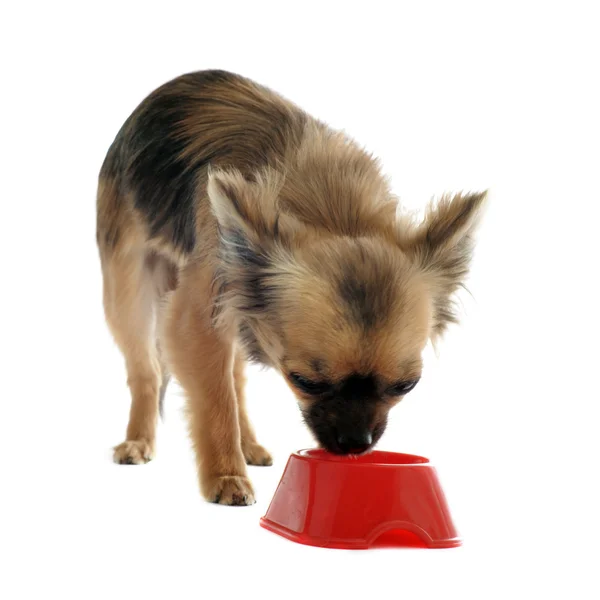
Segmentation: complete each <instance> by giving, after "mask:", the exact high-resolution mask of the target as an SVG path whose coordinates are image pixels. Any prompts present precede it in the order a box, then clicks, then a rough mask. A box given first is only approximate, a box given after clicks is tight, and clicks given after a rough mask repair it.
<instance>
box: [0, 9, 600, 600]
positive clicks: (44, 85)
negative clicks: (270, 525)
mask: <svg viewBox="0 0 600 600" xmlns="http://www.w3.org/2000/svg"><path fill="white" fill-rule="evenodd" d="M593 4H594V3H592V2H590V3H588V4H584V3H580V2H564V3H556V2H543V3H541V2H540V3H539V4H538V3H532V2H515V3H513V2H507V1H503V2H496V3H489V2H473V3H469V4H467V3H462V2H461V3H458V4H457V3H454V2H445V3H439V4H437V5H434V4H431V3H429V2H419V3H417V2H414V3H406V4H405V3H399V2H398V3H395V2H394V3H393V2H389V3H379V2H374V1H369V2H362V3H360V4H358V3H356V4H354V3H350V2H345V3H340V4H338V5H335V4H334V3H332V2H324V1H323V2H319V3H316V4H311V3H310V2H306V1H304V2H294V3H292V2H279V3H273V4H272V5H267V4H265V3H261V2H256V1H252V2H246V3H243V4H242V3H239V4H236V3H235V2H223V3H220V2H217V1H215V2H213V3H204V2H200V1H196V2H193V3H189V4H183V3H179V2H175V1H171V2H163V3H159V5H158V6H154V5H152V3H150V2H144V3H133V2H118V3H113V2H101V3H100V2H96V3H92V2H78V3H73V4H72V5H69V4H67V3H64V2H62V3H60V2H59V3H57V2H43V3H42V2H39V3H32V2H30V3H19V4H18V8H17V4H16V3H15V4H14V5H13V4H9V3H8V2H7V3H5V4H3V5H2V6H3V8H2V15H1V17H0V23H1V25H0V27H1V28H2V32H1V35H0V40H1V41H0V43H1V44H2V48H1V54H0V56H1V60H2V79H1V82H2V84H1V87H2V91H1V92H0V102H1V111H0V118H1V120H2V121H1V139H2V144H1V148H0V152H2V161H1V163H0V165H1V183H2V186H1V195H0V203H1V204H0V207H1V211H0V227H1V235H0V245H1V253H0V261H1V263H0V273H1V280H0V281H1V284H0V285H1V286H2V288H1V291H2V294H1V302H2V312H1V315H0V319H1V323H0V325H1V328H0V336H1V344H0V352H1V353H2V360H1V363H0V364H1V365H2V391H1V395H0V402H1V410H0V447H1V453H0V466H1V469H0V488H1V494H0V554H2V556H1V560H0V597H1V598H3V599H6V600H13V599H15V600H16V599H21V598H50V597H54V596H56V597H61V598H65V599H71V598H77V599H81V598H85V599H95V598H102V599H108V598H110V599H111V600H112V599H114V600H118V599H121V598H129V597H138V598H149V599H150V598H177V599H179V598H182V599H185V598H296V597H297V598H304V599H306V598H318V599H321V598H329V597H332V598H355V597H356V598H376V597H381V598H392V597H396V598H410V599H411V600H414V599H419V598H442V597H443V598H454V597H460V598H468V599H471V598H473V599H482V598H485V599H494V598H509V597H510V598H518V599H520V598H527V599H529V598H544V599H545V598H550V597H557V598H577V599H587V598H590V599H591V598H596V599H597V598H598V597H600V585H599V582H598V578H599V577H600V576H599V575H598V570H597V567H598V557H599V551H598V539H599V537H600V527H599V517H598V509H599V506H600V502H599V500H600V498H599V493H598V488H599V486H598V484H597V479H598V475H599V472H600V470H599V468H598V459H599V457H600V456H599V443H598V423H599V421H598V408H597V405H598V401H599V400H600V394H599V391H598V370H599V365H598V358H599V353H598V341H597V340H598V333H599V327H598V316H599V309H600V302H599V294H598V259H599V258H600V252H599V250H598V248H599V243H598V231H599V228H598V218H599V215H600V211H599V209H598V206H599V200H600V199H599V192H598V181H597V179H598V167H599V165H600V156H599V150H598V148H599V140H600V137H599V134H600V127H599V117H598V114H599V107H600V95H599V93H598V89H597V86H598V72H599V69H598V66H599V65H598V57H600V45H599V43H598V25H599V23H598V18H597V17H596V16H595V15H594V12H593ZM210 67H213V68H224V69H229V70H234V71H237V72H240V73H242V74H244V75H247V76H249V77H252V78H254V79H256V80H258V81H259V82H262V83H264V84H267V85H269V86H270V87H272V88H274V89H276V90H278V91H279V92H281V93H283V94H284V95H286V96H288V97H290V98H291V99H293V100H294V101H295V102H297V103H298V104H299V105H300V106H302V107H303V108H305V109H306V110H308V111H309V112H311V113H312V114H314V115H315V116H317V117H319V118H322V119H323V120H325V121H328V122H329V123H330V124H331V125H333V126H335V127H340V128H344V129H346V130H347V132H348V133H349V134H351V135H353V136H354V137H356V138H357V139H358V140H359V141H360V142H361V143H363V144H364V145H366V146H367V147H368V148H369V149H370V150H372V151H373V152H375V153H376V154H377V155H379V156H380V157H381V158H382V160H383V163H384V165H385V170H386V172H387V173H389V174H390V175H391V176H392V180H393V185H394V190H395V191H396V192H397V193H398V194H399V195H400V196H401V197H402V198H403V200H404V202H405V203H406V204H407V205H408V206H410V207H413V208H414V207H422V206H423V205H424V204H425V202H426V201H427V200H428V199H429V197H430V196H432V195H434V194H439V193H441V192H443V191H445V190H459V189H463V188H467V189H468V188H482V187H490V188H491V190H492V194H491V202H490V206H489V210H488V213H487V215H486V218H485V221H484V223H483V227H482V229H481V233H480V236H479V238H480V239H479V245H478V248H477V253H476V258H475V262H474V265H473V273H472V278H471V281H470V283H469V288H470V290H471V292H472V294H473V298H472V297H470V296H468V295H465V296H464V298H463V306H464V310H463V313H464V317H463V325H462V326H461V327H459V328H453V329H452V330H451V331H450V333H449V335H448V336H447V338H446V340H445V342H444V343H443V344H442V346H441V348H440V352H439V357H438V358H436V357H435V356H434V355H433V353H432V352H428V356H427V360H426V371H425V376H424V378H423V380H422V383H421V384H420V385H419V386H418V388H417V389H416V390H415V392H414V393H412V394H411V395H410V396H409V397H408V398H407V399H406V400H405V401H404V402H403V403H402V405H401V406H400V407H398V408H396V409H395V410H394V411H393V413H392V419H391V425H390V427H389V430H388V432H387V433H386V435H385V437H384V439H383V441H382V443H381V445H380V447H382V448H386V449H391V450H396V451H405V452H412V453H419V454H424V455H426V456H428V457H430V458H431V459H432V461H433V462H434V463H435V464H436V466H437V467H438V471H439V473H440V475H441V477H442V481H443V483H444V487H445V490H446V494H447V496H448V500H449V502H450V506H451V509H452V512H453V515H454V518H455V520H456V523H457V525H458V527H459V529H460V531H461V533H462V534H463V536H464V539H465V544H464V546H463V547H462V548H460V549H457V550H437V551H430V550H419V549H378V550H368V551H357V552H349V551H335V550H321V549H315V548H310V547H303V546H297V545H295V544H293V543H292V542H289V541H287V540H284V539H282V538H279V537H278V536H276V535H273V534H272V533H270V532H267V531H265V530H263V529H261V528H260V527H259V525H258V520H259V517H260V516H261V515H262V514H264V512H265V510H266V508H267V505H268V502H269V500H270V498H271V496H272V493H273V491H274V489H275V487H276V485H277V482H278V480H279V477H280V475H281V472H282V470H283V467H284V465H285V461H286V459H287V456H288V455H289V454H290V452H292V451H294V450H296V449H298V448H301V447H304V446H310V445H311V439H310V437H309V435H308V433H307V432H306V431H305V430H304V428H303V426H302V425H301V423H300V418H299V413H298V410H297V408H296V407H295V404H294V401H293V398H292V396H291V393H290V392H289V391H288V390H287V389H286V388H285V387H284V385H283V383H282V381H281V380H280V379H279V378H278V377H277V376H276V375H275V374H272V373H269V372H259V371H256V372H254V371H252V372H251V374H250V382H249V398H250V400H249V402H250V410H251V414H252V416H253V420H254V422H255V424H256V428H257V430H258V432H259V438H260V440H261V441H262V443H264V444H265V445H266V446H267V447H268V448H269V449H270V450H271V451H272V452H273V453H274V456H275V465H274V466H273V467H272V468H270V469H260V468H251V469H250V471H251V476H252V479H253V481H254V483H255V486H256V490H257V496H258V503H257V504H256V505H255V506H253V507H250V508H227V507H221V506H214V505H209V504H206V503H204V502H203V501H202V500H201V498H200V495H199V493H198V491H197V487H196V479H195V473H194V463H193V457H192V454H191V449H190V445H189V442H188V439H187V437H186V434H185V425H184V421H183V418H182V411H181V409H182V406H183V400H182V396H181V392H180V391H179V390H178V389H177V388H176V387H175V386H173V387H172V388H171V390H170V392H169V395H168V398H167V419H166V422H165V423H164V424H162V425H161V426H160V429H159V439H158V455H157V458H156V460H155V461H154V462H152V463H150V464H149V465H147V466H144V467H119V466H116V465H114V464H112V462H111V453H110V448H111V446H112V445H113V444H116V443H118V442H120V441H122V438H123V434H124V430H125V425H126V419H127V414H128V408H129V398H128V392H127V388H126V386H125V374H124V369H123V365H122V359H121V356H120V354H119V353H118V351H117V349H116V348H115V347H114V344H113V342H112V340H111V338H110V337H109V334H108V332H107V330H106V327H105V325H104V321H103V314H102V307H101V279H100V271H99V264H98V260H97V255H96V248H95V239H94V238H95V231H94V228H95V222H94V221H95V184H96V176H97V172H98V170H99V167H100V164H101V162H102V159H103V157H104V154H105V153H106V150H107V149H108V146H109V145H110V143H111V141H112V139H113V137H114V135H115V134H116V132H117V130H118V129H119V127H120V126H121V124H122V122H123V121H124V120H125V118H126V117H127V116H128V115H129V114H130V112H131V111H132V110H133V109H134V108H135V106H136V105H137V104H138V103H139V102H140V101H141V100H142V99H143V98H144V96H145V95H146V94H147V93H149V92H150V91H151V90H152V89H153V88H155V87H157V86H158V85H160V84H162V83H163V82H165V81H167V80H168V79H170V78H172V77H174V76H176V75H178V74H181V73H184V72H187V71H191V70H198V69H203V68H210Z"/></svg>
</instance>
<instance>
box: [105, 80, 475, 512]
mask: <svg viewBox="0 0 600 600" xmlns="http://www.w3.org/2000/svg"><path fill="white" fill-rule="evenodd" d="M484 197H485V193H473V194H458V195H455V196H453V197H451V196H446V197H443V198H442V199H441V200H440V201H439V202H438V203H437V204H435V205H432V206H431V207H430V208H429V210H428V212H427V214H426V216H425V218H424V220H423V221H422V222H421V223H418V224H416V223H413V222H411V221H410V220H408V219H407V218H404V217H401V216H399V215H398V210H397V209H398V202H397V200H396V198H394V196H393V195H392V193H391V191H390V188H389V186H388V182H387V180H386V178H385V177H384V176H383V175H382V173H381V171H380V167H379V164H378V162H377V161H376V160H374V159H373V158H372V156H370V155H369V154H367V153H366V152H365V151H364V150H362V149H361V148H360V147H359V146H357V145H356V143H355V142H354V141H352V140H351V139H349V138H348V137H347V136H346V135H344V134H343V133H340V132H337V131H333V130H331V129H330V128H328V127H327V126H326V125H325V124H323V123H321V122H320V121H318V120H316V119H314V118H312V117H311V116H309V115H307V114H306V113H305V112H303V111H302V110H301V109H299V108H298V107H296V106H295V105H294V104H292V103H290V102H289V101H287V100H285V99H284V98H282V97H281V96H279V95H277V94H276V93H274V92H272V91H270V90H269V89H267V88H265V87H262V86H261V85H258V84H256V83H254V82H252V81H250V80H248V79H245V78H243V77H241V76H238V75H235V74H232V73H228V72H224V71H214V70H211V71H201V72H198V73H191V74H188V75H184V76H182V77H178V78H176V79H174V80H173V81H171V82H169V83H167V84H165V85H163V86H162V87H160V88H158V89H157V90H156V91H154V92H153V93H152V94H150V96H148V97H147V98H146V99H145V100H144V101H143V102H142V103H141V104H140V105H139V106H138V107H137V108H136V109H135V111H134V112H133V114H132V115H131V116H130V117H129V118H128V119H127V121H126V122H125V124H124V125H123V127H122V128H121V130H120V131H119V133H118V134H117V137H116V138H115V140H114V142H113V144H112V146H111V147H110V149H109V151H108V154H107V156H106V159H105V161H104V164H103V165H102V169H101V171H100V176H99V186H98V200H97V243H98V247H99V252H100V259H101V265H102V274H103V281H104V308H105V313H106V319H107V322H108V325H109V327H110V330H111V332H112V334H113V336H114V338H115V340H116V342H117V345H118V346H119V348H120V349H121V351H122V353H123V355H124V358H125V362H126V367H127V374H128V385H129V388H130V391H131V412H130V417H129V425H128V427H127V436H126V440H125V441H124V442H123V443H122V444H120V445H118V446H116V448H115V449H114V459H115V461H116V462H118V463H121V464H142V463H145V462H147V461H149V460H150V459H151V458H152V457H153V456H154V451H155V430H156V424H157V417H158V414H159V410H161V409H162V400H163V398H164V395H165V390H166V387H167V384H168V381H169V377H170V375H171V374H172V375H173V376H174V377H176V378H177V380H178V381H179V382H180V384H181V385H182V387H183V389H184V390H185V394H186V398H187V407H188V415H189V430H190V436H191V439H192V442H193V445H194V449H195V453H196V457H197V464H198V476H199V481H200V488H201V490H202V493H203V495H204V496H205V498H206V499H208V500H210V501H212V502H219V503H221V504H229V505H247V504H252V503H253V502H254V492H253V489H252V485H251V483H250V480H249V479H248V475H247V471H246V465H247V464H250V465H270V464H271V463H272V459H271V456H270V455H269V453H268V452H267V451H266V450H265V449H264V448H263V447H262V446H261V445H260V444H259V443H258V442H257V440H256V437H255V434H254V431H253V429H252V425H251V423H250V421H249V419H248V415H247V413H246V405H245V396H244V365H245V363H246V361H248V360H250V361H256V362H258V363H261V364H263V365H267V366H270V367H273V368H275V369H277V370H278V371H279V372H280V373H281V374H282V375H283V377H284V378H285V380H286V381H287V383H288V384H289V386H290V387H291V389H292V391H293V392H294V394H295V395H296V397H297V399H298V402H299V405H300V409H301V411H302V413H303V416H304V419H305V421H306V424H307V425H308V427H309V428H310V430H311V431H312V433H313V435H314V437H315V438H316V440H317V442H318V443H319V445H320V446H322V447H323V448H325V449H327V450H328V451H330V452H334V453H338V454H359V453H364V452H367V451H369V450H370V449H371V448H373V446H374V445H375V444H376V443H377V441H378V440H379V439H380V437H381V436H382V434H383V432H384V430H385V427H386V422H387V418H388V412H389V410H390V409H391V408H392V407H393V406H394V405H395V404H397V403H398V402H399V401H400V400H401V399H402V397H403V396H404V395H405V394H407V393H408V392H410V391H411V390H412V389H413V388H414V387H415V385H417V383H418V381H419V378H420V377H421V353H422V351H423V349H424V347H425V345H426V343H427V342H428V340H429V339H435V338H436V337H438V336H439V335H440V334H441V333H442V332H443V331H444V330H445V328H446V326H447V325H448V324H449V323H451V322H453V321H455V320H456V318H455V314H454V311H453V306H452V296H453V294H454V292H455V291H456V290H457V289H458V288H459V287H460V286H461V285H462V283H463V280H464V279H465V277H466V275H467V271H468V268H469V262H470V258H471V254H472V246H473V242H472V234H473V231H474V228H475V226H476V223H477V220H478V216H479V213H480V211H481V207H482V203H483V201H484Z"/></svg>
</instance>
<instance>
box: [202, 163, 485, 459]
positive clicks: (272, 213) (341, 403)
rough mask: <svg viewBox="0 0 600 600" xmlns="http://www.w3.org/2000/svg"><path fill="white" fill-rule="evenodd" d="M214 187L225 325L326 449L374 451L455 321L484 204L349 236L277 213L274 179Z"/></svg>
mask: <svg viewBox="0 0 600 600" xmlns="http://www.w3.org/2000/svg"><path fill="white" fill-rule="evenodd" d="M208 189H209V196H210V199H211V204H212V207H213V210H214V212H215V215H216V217H217V221H218V223H219V232H220V239H221V260H220V263H219V264H220V269H221V273H220V275H221V277H222V281H223V286H222V291H221V297H220V303H221V308H222V310H223V311H224V312H225V313H226V314H227V315H229V316H231V317H232V318H231V319H230V318H227V319H226V321H227V322H236V323H237V325H238V327H239V333H240V337H241V339H242V341H243V343H244V344H245V346H246V348H247V350H248V353H249V355H250V357H251V358H254V359H255V360H257V361H259V362H261V363H264V364H267V365H270V366H273V367H275V368H277V369H279V371H280V372H281V373H282V375H283V376H284V377H285V379H286V380H287V382H288V383H289V385H290V387H291V388H292V390H293V391H294V393H295V395H296V397H297V398H298V401H299V404H300V408H301V410H302V413H303V415H304V419H305V421H306V423H307V425H308V427H309V428H310V430H311V431H312V433H313V434H314V436H315V438H316V439H317V441H318V442H319V444H320V445H321V446H322V447H324V448H325V449H327V450H329V451H331V452H335V453H340V454H348V453H361V452H365V451H367V450H369V449H370V448H372V447H373V446H374V444H375V443H376V442H377V441H378V440H379V438H380V437H381V435H382V434H383V432H384V430H385V427H386V423H387V417H388V412H389V410H390V409H391V408H392V407H393V406H394V405H395V404H397V403H398V402H399V401H400V400H401V399H402V398H403V396H405V395H406V394H407V393H408V392H410V391H411V390H412V389H413V388H414V387H415V386H416V385H417V383H418V381H419V379H420V377H421V366H422V363H421V353H422V351H423V349H424V347H425V346H426V344H427V341H428V340H429V339H431V338H435V337H437V336H439V335H440V334H441V333H442V332H443V331H444V329H445V328H446V326H447V325H448V323H450V322H452V321H454V320H455V316H454V313H453V310H452V295H453V293H454V292H455V291H456V290H457V288H458V287H460V286H461V285H462V283H463V281H464V278H465V276H466V274H467V271H468V267H469V262H470V257H471V251H472V237H471V235H472V232H473V229H474V226H475V223H476V221H477V216H478V213H479V212H480V208H481V205H482V202H483V199H484V194H470V195H457V196H454V197H452V198H450V197H446V198H443V199H442V200H441V201H440V202H438V203H437V204H436V205H434V206H432V207H431V208H430V209H429V211H428V213H427V215H426V217H425V219H424V220H423V222H422V223H421V224H419V225H411V224H410V223H406V222H398V221H396V220H395V216H394V211H395V203H394V208H393V211H392V212H390V211H389V209H390V205H389V204H386V205H385V206H386V208H385V210H383V211H380V213H379V217H377V218H380V217H381V214H383V213H386V215H387V221H388V222H387V224H385V225H383V226H382V227H375V226H373V227H372V226H371V225H373V223H374V221H373V222H372V223H371V225H369V223H365V222H364V221H365V219H366V220H367V221H368V217H365V219H362V220H361V219H357V220H356V222H355V223H354V225H351V224H349V223H350V222H348V223H347V228H346V229H348V232H349V233H352V235H350V234H348V235H345V234H344V230H343V229H342V233H341V234H340V233H339V231H338V232H335V231H331V230H329V231H328V227H327V219H325V218H322V219H319V221H320V222H317V220H316V219H312V220H311V219H310V218H306V217H305V218H299V217H298V214H299V213H301V211H299V210H298V209H297V207H295V208H296V209H295V210H294V212H293V213H292V212H291V211H286V210H281V208H280V207H281V205H282V203H283V200H284V199H285V197H286V189H285V183H284V182H283V179H282V178H281V177H280V176H277V175H276V174H273V173H271V174H269V173H267V174H265V175H263V176H259V177H258V178H257V180H256V181H253V182H248V181H246V180H245V179H244V178H243V177H242V176H241V175H240V174H239V173H235V172H234V173H219V172H217V173H213V174H212V175H211V178H210V181H209V186H208ZM290 204H291V203H290ZM382 206H383V204H382ZM321 208H322V207H321ZM348 218H349V217H348V215H340V219H342V221H343V220H344V219H346V220H348ZM377 218H376V219H375V221H376V220H377ZM350 220H351V221H352V220H353V218H352V215H350ZM311 221H312V222H311ZM359 221H360V223H359ZM380 224H381V223H380ZM352 227H356V229H354V230H352V229H351V228H352ZM330 229H333V227H332V228H330Z"/></svg>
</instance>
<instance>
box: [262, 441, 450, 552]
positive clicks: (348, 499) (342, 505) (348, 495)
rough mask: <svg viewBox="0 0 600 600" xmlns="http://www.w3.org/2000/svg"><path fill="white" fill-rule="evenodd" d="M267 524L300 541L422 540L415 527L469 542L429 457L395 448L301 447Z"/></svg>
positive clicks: (431, 535) (429, 542)
mask: <svg viewBox="0 0 600 600" xmlns="http://www.w3.org/2000/svg"><path fill="white" fill-rule="evenodd" d="M260 524H261V525H262V527H264V528H265V529H269V530H270V531H273V532H275V533H277V534H279V535H282V536H284V537H286V538H288V539H290V540H293V541H295V542H299V543H301V544H308V545H311V546H321V547H326V548H346V549H361V548H362V549H364V548H369V547H370V546H373V545H377V540H378V539H380V540H385V542H386V545H392V546H393V545H397V546H406V545H413V546H414V545H415V544H414V537H415V535H416V536H418V538H419V539H420V540H421V541H422V544H421V545H424V546H426V547H429V548H454V547H456V546H460V544H461V539H460V538H459V536H458V534H457V532H456V529H455V527H454V524H453V523H452V519H451V517H450V511H449V510H448V505H447V503H446V498H445V496H444V493H443V491H442V488H441V486H440V483H439V481H438V477H437V473H436V471H435V469H434V467H433V466H432V465H431V464H430V462H429V460H428V459H426V458H423V457H422V456H414V455H412V454H398V453H395V452H382V451H374V452H370V453H369V454H365V455H361V456H336V455H333V454H329V453H327V452H325V451H324V450H320V449H316V450H300V451H299V452H295V453H294V454H292V455H291V456H290V458H289V460H288V463H287V465H286V467H285V471H284V472H283V476H282V478H281V481H280V483H279V486H278V487H277V490H276V492H275V495H274V496H273V500H272V501H271V504H270V506H269V509H268V510H267V513H266V515H265V516H264V517H263V518H262V519H261V520H260ZM399 531H403V532H409V533H408V536H406V535H397V534H398V532H399ZM411 534H412V535H411ZM411 537H412V538H413V539H412V540H411Z"/></svg>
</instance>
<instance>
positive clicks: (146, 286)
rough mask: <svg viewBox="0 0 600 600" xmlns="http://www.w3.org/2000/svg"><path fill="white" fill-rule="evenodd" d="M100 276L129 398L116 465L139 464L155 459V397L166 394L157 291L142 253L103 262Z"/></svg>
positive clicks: (113, 255)
mask: <svg viewBox="0 0 600 600" xmlns="http://www.w3.org/2000/svg"><path fill="white" fill-rule="evenodd" d="M102 271H103V276H104V310H105V314H106V320H107V322H108V325H109V327H110V330H111V331H112V334H113V336H114V338H115V341H116V342H117V345H118V346H119V348H120V349H121V352H122V353H123V356H124V357H125V364H126V367H127V383H128V385H129V389H130V392H131V409H130V414H129V424H128V426H127V435H126V439H125V441H124V442H123V443H122V444H119V445H118V446H116V447H115V449H114V460H115V462H118V463H121V464H143V463H146V462H148V461H149V460H150V459H151V458H153V456H154V448H155V434H156V422H157V416H158V406H159V395H160V394H161V393H164V389H165V388H166V381H164V380H163V375H162V372H163V370H162V368H161V362H160V358H159V355H158V349H157V343H156V334H155V329H156V310H157V290H156V285H155V283H154V281H153V279H152V273H151V269H150V268H149V266H148V256H147V254H146V252H145V251H144V250H143V249H140V250H137V249H129V250H127V251H125V252H118V251H117V252H113V253H111V254H110V255H109V256H108V257H106V256H105V257H104V258H103V261H102Z"/></svg>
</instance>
